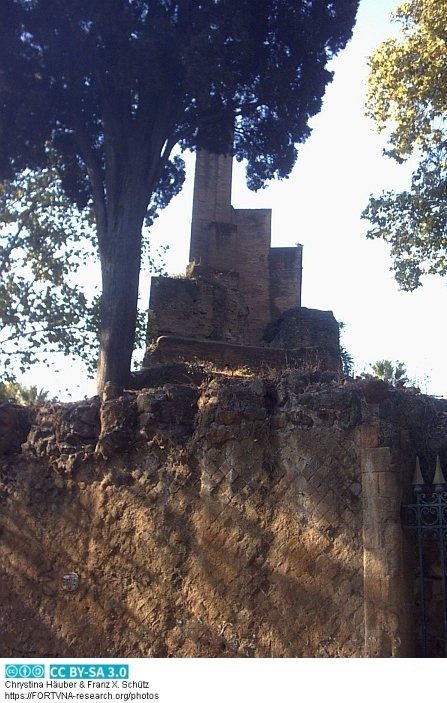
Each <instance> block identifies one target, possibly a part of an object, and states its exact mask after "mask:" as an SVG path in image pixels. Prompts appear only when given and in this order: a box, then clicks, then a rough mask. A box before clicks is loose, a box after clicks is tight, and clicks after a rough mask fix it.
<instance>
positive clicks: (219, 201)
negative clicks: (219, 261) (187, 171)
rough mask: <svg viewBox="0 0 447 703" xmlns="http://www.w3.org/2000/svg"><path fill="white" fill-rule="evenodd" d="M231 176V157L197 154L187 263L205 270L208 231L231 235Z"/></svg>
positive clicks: (207, 253)
mask: <svg viewBox="0 0 447 703" xmlns="http://www.w3.org/2000/svg"><path fill="white" fill-rule="evenodd" d="M232 175H233V159H232V157H231V156H224V155H220V154H210V153H209V152H208V151H205V150H203V149H202V150H200V151H198V152H197V155H196V170H195V177H194V196H193V206H192V224H191V245H190V251H189V260H190V261H196V262H197V263H200V264H201V265H202V266H204V267H206V266H212V265H213V262H212V261H210V258H212V256H213V254H212V251H211V252H210V245H209V242H210V233H211V231H212V230H213V231H215V230H217V231H218V234H221V233H222V231H224V230H225V229H228V231H229V232H231V231H232V228H231V224H232V208H231V179H232ZM225 225H227V228H225Z"/></svg>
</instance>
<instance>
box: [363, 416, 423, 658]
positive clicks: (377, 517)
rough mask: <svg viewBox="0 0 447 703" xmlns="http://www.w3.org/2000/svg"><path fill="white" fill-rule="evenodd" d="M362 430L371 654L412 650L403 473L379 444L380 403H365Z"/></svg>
mask: <svg viewBox="0 0 447 703" xmlns="http://www.w3.org/2000/svg"><path fill="white" fill-rule="evenodd" d="M363 410H364V413H363V415H364V417H363V425H362V432H361V441H362V492H363V568H364V572H363V573H364V608H365V610H364V613H365V651H364V656H365V657H406V656H412V654H411V642H410V640H409V628H408V620H409V617H410V615H409V613H408V612H407V611H408V598H407V586H406V582H405V568H404V562H403V555H404V539H403V530H402V527H401V521H400V506H401V492H402V490H401V478H400V472H399V471H398V468H397V467H396V466H395V465H394V463H393V461H392V455H391V449H390V447H381V446H379V405H378V404H372V405H368V404H366V403H365V404H364V408H363Z"/></svg>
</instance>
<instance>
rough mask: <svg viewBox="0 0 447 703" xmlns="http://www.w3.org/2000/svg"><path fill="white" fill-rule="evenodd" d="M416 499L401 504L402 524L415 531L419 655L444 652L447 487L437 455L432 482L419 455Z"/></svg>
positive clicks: (446, 642)
mask: <svg viewBox="0 0 447 703" xmlns="http://www.w3.org/2000/svg"><path fill="white" fill-rule="evenodd" d="M413 490H414V495H415V502H414V503H411V504H408V505H404V506H403V508H402V524H403V527H404V528H406V529H408V530H414V532H415V533H416V535H417V554H418V567H417V574H416V582H415V596H416V603H417V606H418V611H419V617H418V620H419V637H418V640H419V651H420V654H421V656H422V657H432V656H442V657H446V656H447V597H446V593H447V588H446V568H445V567H446V553H445V544H446V537H447V491H446V480H445V478H444V474H443V472H442V469H441V462H440V458H439V456H438V457H437V458H436V468H435V472H434V476H433V479H432V481H431V483H428V482H426V481H424V477H423V475H422V472H421V468H420V462H419V458H417V459H416V469H415V473H414V478H413Z"/></svg>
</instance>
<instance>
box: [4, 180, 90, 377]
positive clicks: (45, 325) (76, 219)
mask: <svg viewBox="0 0 447 703" xmlns="http://www.w3.org/2000/svg"><path fill="white" fill-rule="evenodd" d="M92 233H93V230H92V227H91V222H90V221H89V215H88V211H85V214H83V215H81V213H79V211H78V210H77V208H76V207H74V206H73V205H72V204H71V202H70V200H68V198H67V196H66V195H65V194H64V192H63V191H62V189H61V186H60V182H59V181H58V179H57V177H56V175H55V173H54V170H53V169H51V168H48V169H43V170H41V171H39V172H25V173H23V174H21V175H20V176H19V177H17V178H16V179H14V180H11V181H3V183H1V184H0V360H1V367H2V368H0V378H2V379H3V380H10V381H11V380H12V379H13V378H14V377H15V375H16V374H17V373H19V372H20V373H23V372H24V371H25V370H26V369H27V368H29V367H30V366H31V365H33V364H35V363H37V362H44V363H47V364H49V363H50V359H51V355H52V354H53V353H54V351H58V352H62V353H64V354H65V355H72V356H77V357H79V358H81V359H83V360H84V361H85V362H87V363H88V364H91V363H92V356H93V357H95V356H97V328H96V329H95V304H94V301H93V300H88V298H87V296H86V294H85V292H84V290H83V287H82V286H81V285H80V284H79V282H76V280H77V279H76V274H77V273H78V271H79V269H80V267H82V264H83V262H84V260H85V259H86V258H87V257H88V255H90V256H91V255H92V251H93V250H92V248H91V247H90V250H89V247H88V246H87V242H89V241H91V239H92ZM96 307H97V305H96ZM95 352H96V353H95Z"/></svg>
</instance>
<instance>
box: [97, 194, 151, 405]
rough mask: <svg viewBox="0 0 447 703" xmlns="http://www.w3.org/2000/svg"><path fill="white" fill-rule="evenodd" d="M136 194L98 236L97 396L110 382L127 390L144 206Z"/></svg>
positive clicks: (128, 199) (122, 200)
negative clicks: (100, 274) (99, 294)
mask: <svg viewBox="0 0 447 703" xmlns="http://www.w3.org/2000/svg"><path fill="white" fill-rule="evenodd" d="M135 195H136V194H135V192H134V193H132V194H131V195H130V197H127V198H126V197H122V198H121V207H120V208H119V209H118V212H119V215H118V216H117V217H115V218H113V220H112V221H110V219H109V223H108V228H107V234H106V235H105V236H102V237H101V236H100V237H99V239H100V243H99V249H100V258H101V273H102V297H101V326H100V351H99V360H98V372H97V392H98V394H99V395H101V393H102V391H103V389H104V386H105V384H106V383H107V382H108V381H110V382H111V383H113V384H114V385H116V386H119V387H122V388H128V384H129V380H130V368H131V359H132V351H133V346H134V341H135V327H136V319H137V306H138V284H139V276H140V263H141V229H142V225H143V215H144V211H145V205H146V203H145V202H143V201H144V196H143V199H142V200H140V202H138V203H137V202H136V197H135Z"/></svg>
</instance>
